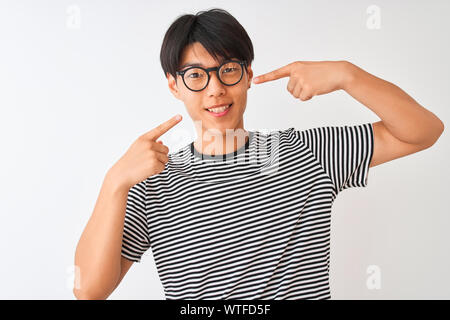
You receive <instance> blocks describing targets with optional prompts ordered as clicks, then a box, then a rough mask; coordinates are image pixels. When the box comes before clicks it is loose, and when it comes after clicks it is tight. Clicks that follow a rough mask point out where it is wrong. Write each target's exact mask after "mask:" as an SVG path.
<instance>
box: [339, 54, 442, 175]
mask: <svg viewBox="0 0 450 320" xmlns="http://www.w3.org/2000/svg"><path fill="white" fill-rule="evenodd" d="M344 63H345V66H346V67H345V68H346V70H347V72H346V74H347V77H346V80H345V82H344V84H343V86H342V89H343V90H345V91H346V92H347V93H348V94H350V95H351V96H352V97H353V98H355V99H356V100H358V101H359V102H361V103H362V104H364V105H365V106H366V107H368V108H369V109H370V110H372V111H373V112H375V113H376V114H377V115H378V116H379V117H380V118H381V121H378V122H375V123H373V129H374V153H373V157H372V161H371V163H370V167H373V166H376V165H378V164H381V163H384V162H387V161H391V160H394V159H397V158H400V157H404V156H406V155H409V154H412V153H415V152H418V151H421V150H424V149H426V148H429V147H431V146H432V145H433V144H434V143H435V142H436V141H437V140H438V138H439V137H440V136H441V134H442V132H443V131H444V123H443V122H442V121H441V120H440V119H439V118H438V117H437V116H436V115H434V114H433V113H432V112H431V111H429V110H427V109H425V108H424V107H422V106H421V105H420V104H419V103H417V102H416V101H415V100H414V99H413V98H412V97H410V96H409V95H408V94H407V93H406V92H404V91H403V90H402V89H400V88H399V87H398V86H396V85H394V84H392V83H390V82H388V81H385V80H383V79H380V78H378V77H375V76H374V75H372V74H370V73H368V72H366V71H364V70H363V69H361V68H359V67H357V66H356V65H354V64H352V63H350V62H348V61H344Z"/></svg>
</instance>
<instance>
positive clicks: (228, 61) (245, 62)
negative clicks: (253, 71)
mask: <svg viewBox="0 0 450 320" xmlns="http://www.w3.org/2000/svg"><path fill="white" fill-rule="evenodd" d="M230 62H237V63H239V64H240V65H241V71H242V72H241V77H240V78H239V80H238V81H236V82H235V83H233V84H226V83H224V82H223V81H222V79H220V76H219V70H220V68H222V66H223V65H224V64H227V63H230ZM194 68H199V69H202V70H204V71H205V72H206V74H207V75H208V81H207V82H206V84H205V86H204V87H203V88H202V89H199V90H194V89H191V88H189V87H188V85H187V84H186V82H185V81H184V74H185V73H186V72H187V71H188V70H190V69H194ZM244 70H245V71H247V61H246V60H243V61H240V60H226V61H224V62H222V64H221V65H220V66H218V67H212V68H208V69H205V68H202V67H200V66H198V67H197V66H191V67H189V68H187V69H184V70H181V71H177V72H176V74H177V75H179V76H181V78H182V79H183V83H184V85H185V86H186V88H188V89H189V90H191V91H194V92H198V91H202V90H204V89H205V88H206V87H207V86H208V84H209V80H211V75H210V74H209V73H210V72H211V71H216V75H217V79H219V81H220V82H221V83H222V84H223V85H225V86H228V87H231V86H234V85H236V84H238V83H239V82H241V80H242V77H243V76H244Z"/></svg>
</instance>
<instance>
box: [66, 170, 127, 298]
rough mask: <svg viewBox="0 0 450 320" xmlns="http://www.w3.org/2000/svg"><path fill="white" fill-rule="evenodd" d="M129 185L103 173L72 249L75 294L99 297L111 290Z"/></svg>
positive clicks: (115, 279) (116, 271)
mask: <svg viewBox="0 0 450 320" xmlns="http://www.w3.org/2000/svg"><path fill="white" fill-rule="evenodd" d="M127 196H128V188H126V187H124V186H122V185H121V184H120V183H118V181H117V180H116V179H114V177H113V176H112V175H110V174H109V172H108V174H107V175H106V177H105V179H104V181H103V185H102V188H101V190H100V193H99V196H98V199H97V202H96V205H95V208H94V212H93V213H92V215H91V217H90V219H89V221H88V223H87V225H86V227H85V229H84V231H83V234H82V235H81V238H80V240H79V242H78V245H77V249H76V253H75V265H76V266H77V268H79V269H78V270H79V278H76V281H75V283H79V284H80V287H79V288H74V294H75V296H76V297H77V298H81V299H83V298H85V299H102V298H106V297H107V296H109V294H110V293H111V292H112V291H113V290H114V288H115V286H116V283H117V281H118V279H119V276H120V271H121V270H120V268H121V267H120V265H121V261H120V260H121V247H122V234H123V226H124V219H125V210H126V202H127Z"/></svg>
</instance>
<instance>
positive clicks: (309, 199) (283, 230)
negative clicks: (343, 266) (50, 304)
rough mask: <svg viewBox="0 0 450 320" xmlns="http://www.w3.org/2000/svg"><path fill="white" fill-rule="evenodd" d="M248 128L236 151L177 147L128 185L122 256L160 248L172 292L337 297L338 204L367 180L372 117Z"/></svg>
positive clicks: (158, 259) (158, 257) (159, 261)
mask: <svg viewBox="0 0 450 320" xmlns="http://www.w3.org/2000/svg"><path fill="white" fill-rule="evenodd" d="M248 132H249V138H248V140H247V142H246V143H245V145H243V146H242V147H241V148H239V149H238V150H236V151H235V152H234V153H229V154H227V155H217V156H210V155H202V154H201V153H199V152H198V151H197V150H196V149H195V148H194V145H193V142H192V143H190V144H188V145H186V146H185V147H183V148H180V149H179V150H178V151H176V152H174V153H169V161H168V162H167V163H166V167H165V169H164V170H163V171H162V172H160V173H159V174H157V175H154V176H151V177H149V178H147V179H146V180H144V181H142V182H140V183H138V184H136V185H134V186H133V187H132V188H131V189H130V190H129V192H128V202H127V207H126V215H125V220H124V230H123V241H122V250H121V254H122V256H123V257H125V258H127V259H129V260H132V261H135V262H140V260H141V257H142V255H143V254H144V253H145V252H146V251H147V250H148V249H149V248H151V249H152V250H151V251H152V254H153V257H154V260H155V263H156V268H157V271H158V275H159V278H160V280H161V282H162V285H163V288H164V294H165V297H166V299H167V300H172V299H214V300H219V299H271V300H275V299H276V300H279V299H289V300H294V299H330V298H331V294H330V286H329V265H330V225H331V207H332V205H333V201H334V199H335V198H336V196H337V195H338V194H339V193H340V192H341V191H342V190H344V189H347V188H351V187H366V186H367V179H368V172H369V163H370V160H371V158H372V154H373V127H372V124H371V123H365V124H359V125H353V126H340V127H336V126H335V127H333V126H327V127H317V128H311V129H306V130H301V131H300V130H296V129H295V128H292V127H291V128H289V129H286V130H275V131H270V132H263V131H258V130H257V131H248Z"/></svg>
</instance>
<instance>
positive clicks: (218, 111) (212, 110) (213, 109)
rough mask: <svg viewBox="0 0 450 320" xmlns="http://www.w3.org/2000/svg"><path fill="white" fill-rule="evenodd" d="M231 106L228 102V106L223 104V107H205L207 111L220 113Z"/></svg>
mask: <svg viewBox="0 0 450 320" xmlns="http://www.w3.org/2000/svg"><path fill="white" fill-rule="evenodd" d="M232 106H233V103H231V104H229V105H228V106H224V107H218V108H211V109H206V111H208V112H210V113H215V114H220V113H223V112H225V111H226V110H228V109H230V108H231V107H232Z"/></svg>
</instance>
